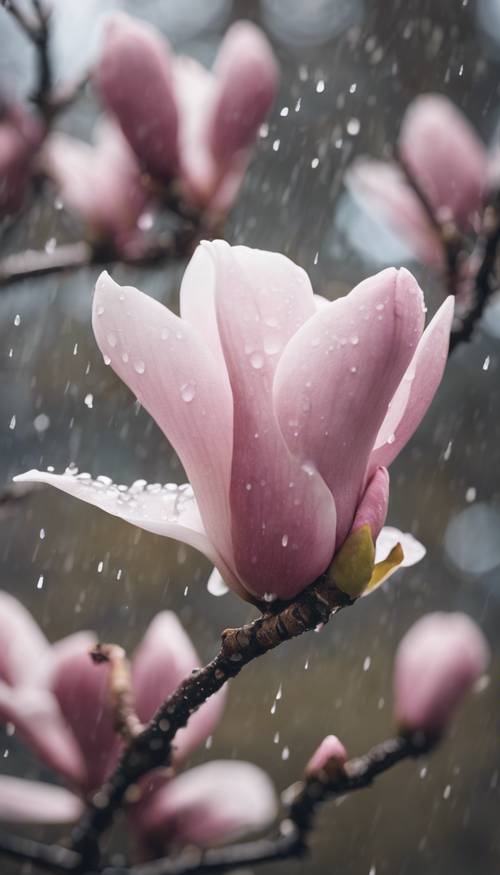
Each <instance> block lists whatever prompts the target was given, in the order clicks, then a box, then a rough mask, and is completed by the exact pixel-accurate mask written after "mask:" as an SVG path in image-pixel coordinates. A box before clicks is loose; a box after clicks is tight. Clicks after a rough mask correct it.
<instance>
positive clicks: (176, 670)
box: [0, 592, 276, 846]
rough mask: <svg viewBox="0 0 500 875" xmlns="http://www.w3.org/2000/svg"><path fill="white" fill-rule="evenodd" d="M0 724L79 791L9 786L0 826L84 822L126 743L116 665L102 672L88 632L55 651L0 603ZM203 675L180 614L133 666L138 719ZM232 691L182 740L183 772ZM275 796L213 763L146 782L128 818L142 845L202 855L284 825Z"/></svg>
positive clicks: (235, 765) (257, 773)
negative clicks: (87, 805)
mask: <svg viewBox="0 0 500 875" xmlns="http://www.w3.org/2000/svg"><path fill="white" fill-rule="evenodd" d="M0 633H1V634H0V637H1V640H2V648H1V650H0V720H2V721H8V722H10V723H13V724H14V725H15V726H16V728H17V729H18V731H19V732H20V734H21V735H22V736H24V738H25V739H26V740H27V741H28V742H29V744H30V745H31V746H32V747H33V748H34V749H35V751H36V752H37V753H38V755H39V756H40V757H41V758H42V759H43V760H44V762H45V763H46V764H47V765H49V766H50V767H51V768H52V769H54V770H55V771H56V772H57V773H58V775H59V776H61V777H62V778H64V779H65V781H66V782H67V783H68V784H69V785H70V787H71V788H72V792H71V791H70V790H69V789H65V788H62V787H57V786H53V785H50V784H43V783H40V782H37V781H24V780H20V779H17V778H11V777H7V776H0V819H3V820H7V821H12V820H19V821H31V822H45V823H49V822H56V823H59V822H63V821H72V820H75V819H76V818H77V817H78V816H79V815H80V814H81V811H82V808H83V803H82V799H83V798H84V797H85V796H87V795H88V794H89V793H91V792H92V791H94V790H95V789H96V788H98V787H99V786H100V785H101V784H102V782H103V781H104V779H105V778H106V777H107V775H109V774H110V772H111V770H112V769H113V767H114V766H115V764H116V761H117V757H118V755H119V753H120V748H121V742H120V740H119V739H118V737H117V736H116V734H115V732H114V730H113V719H112V714H111V711H110V705H109V702H108V698H109V697H108V672H109V667H108V665H95V664H94V663H93V662H92V660H91V659H90V655H89V651H90V649H91V648H92V647H93V646H94V645H95V643H96V639H95V636H94V635H93V634H91V633H89V632H77V633H75V634H74V635H70V636H68V637H67V638H65V639H63V640H62V641H59V642H57V643H56V644H53V645H50V644H49V643H48V641H47V640H46V638H45V636H44V635H43V633H42V632H41V630H40V629H39V628H38V626H37V625H36V623H35V622H34V620H33V619H32V617H31V615H30V614H29V613H28V612H27V611H26V610H25V609H24V608H23V606H22V605H21V604H20V603H19V602H18V601H17V600H16V599H15V598H13V597H12V596H10V595H8V594H7V593H4V592H0ZM198 665H199V659H198V656H197V653H196V651H195V650H194V648H193V645H192V643H191V641H190V639H189V638H188V636H187V635H186V632H185V631H184V629H183V628H182V626H181V624H180V623H179V621H178V619H177V617H176V616H175V614H173V613H171V612H169V611H164V612H162V613H160V614H157V616H156V617H155V618H154V620H153V621H152V623H151V625H150V626H149V628H148V630H147V631H146V634H145V636H144V638H143V640H142V642H141V643H140V644H139V647H138V648H137V650H136V653H135V655H134V657H133V661H132V685H133V693H134V699H135V706H136V710H137V714H138V716H139V718H140V720H141V721H143V722H146V721H148V720H149V719H150V718H151V717H152V716H153V714H154V712H155V711H156V709H157V708H158V706H159V705H160V704H161V702H163V701H164V700H165V699H166V698H167V697H168V695H169V694H170V693H171V692H173V690H174V689H175V688H176V687H177V686H178V684H179V683H180V682H181V681H182V680H183V679H184V678H185V677H186V676H188V675H189V674H190V673H191V672H192V670H193V669H194V668H195V667H196V666H198ZM224 699H225V692H224V690H221V691H220V692H219V693H217V694H216V695H215V696H212V697H211V698H210V699H208V701H207V702H206V703H205V704H204V705H202V707H201V708H200V709H199V710H198V711H197V712H196V713H195V714H194V715H193V716H192V717H191V718H190V721H189V723H188V725H187V726H186V727H185V728H184V729H181V730H180V731H179V732H178V733H177V735H176V737H175V748H174V757H173V767H174V770H175V771H177V769H179V767H180V766H181V765H182V762H183V761H184V760H185V758H186V757H187V756H188V755H189V753H191V751H192V750H193V749H194V748H195V747H197V746H198V745H200V744H201V743H202V742H203V741H204V740H205V739H206V738H207V736H209V735H210V734H211V733H212V732H213V730H214V728H215V726H216V724H217V722H218V721H219V719H220V716H221V713H222V709H223V706H224ZM275 809H276V801H275V795H274V790H273V788H272V786H271V783H270V781H269V779H268V778H267V776H266V775H265V774H264V772H262V771H261V770H260V769H258V768H257V767H256V766H253V765H251V764H250V763H244V762H237V761H228V762H225V761H214V762H212V763H210V764H209V765H205V766H199V767H197V768H194V769H191V770H190V771H188V772H185V773H183V774H181V775H179V776H176V777H172V774H171V773H167V772H166V771H165V770H156V771H154V772H152V773H151V774H150V775H147V776H146V777H145V778H143V780H142V783H141V787H140V794H139V799H138V800H137V801H135V802H134V804H133V805H132V804H131V805H129V807H128V809H127V811H128V814H129V817H130V819H131V823H132V824H133V826H134V828H135V830H136V833H137V836H138V839H139V840H140V842H142V843H144V842H145V840H146V839H150V838H152V837H153V836H154V837H155V840H156V841H157V842H163V843H164V844H165V845H166V844H167V843H168V844H171V843H173V842H175V843H178V844H185V843H188V842H189V843H193V844H198V845H200V846H204V845H210V844H214V843H217V842H220V841H225V840H227V839H229V838H233V837H234V836H235V835H238V834H240V833H241V832H246V831H248V830H250V829H254V828H256V829H259V828H261V827H262V826H264V825H265V824H267V823H268V822H269V821H270V820H272V819H273V817H274V814H275Z"/></svg>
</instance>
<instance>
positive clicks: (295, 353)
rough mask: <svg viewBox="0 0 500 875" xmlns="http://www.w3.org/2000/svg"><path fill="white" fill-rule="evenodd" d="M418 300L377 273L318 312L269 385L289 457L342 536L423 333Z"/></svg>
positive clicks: (390, 274)
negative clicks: (329, 509) (321, 490)
mask: <svg viewBox="0 0 500 875" xmlns="http://www.w3.org/2000/svg"><path fill="white" fill-rule="evenodd" d="M423 319H424V316H423V297H422V292H421V290H420V288H419V286H418V285H417V283H416V281H415V279H414V278H413V277H412V275H411V274H410V273H408V271H406V270H404V269H403V270H400V271H396V270H394V268H392V269H388V270H384V271H382V272H381V273H379V274H377V275H376V276H374V277H370V278H369V279H367V280H365V281H364V282H362V283H360V284H359V285H358V286H356V288H355V289H354V290H353V291H352V292H351V293H350V294H349V295H347V296H346V297H345V298H341V299H339V300H337V301H334V302H333V303H331V304H329V305H328V306H327V307H326V306H325V307H323V308H321V309H320V310H319V311H317V312H316V314H315V315H314V316H313V318H312V319H310V320H309V321H308V322H307V323H306V324H305V325H304V326H303V327H302V328H301V329H300V331H298V332H297V334H296V335H295V337H294V338H293V339H292V340H291V341H290V343H289V344H288V346H287V348H286V349H285V352H284V354H283V356H282V358H281V360H280V362H279V366H278V370H277V372H276V378H275V381H274V398H275V406H276V413H277V416H278V420H279V423H280V425H281V429H282V432H283V436H284V438H285V440H286V442H287V445H288V447H289V448H290V450H291V452H293V453H294V455H296V456H297V457H298V458H299V459H302V460H303V462H305V463H310V464H313V465H314V466H315V467H316V468H317V470H318V471H319V473H320V475H321V476H322V477H323V478H324V480H325V481H326V483H327V485H328V486H329V488H330V489H331V491H332V493H333V496H334V499H335V505H336V508H337V546H340V544H341V543H342V542H343V540H344V538H345V536H346V534H347V532H348V531H349V529H350V527H351V525H352V521H353V519H354V513H355V510H356V506H357V504H358V501H359V497H360V492H361V489H362V486H363V481H364V474H365V470H366V465H367V462H368V457H369V453H370V451H371V448H372V446H373V442H374V440H375V437H376V435H377V432H378V430H379V428H380V425H381V423H382V420H383V418H384V415H385V413H386V411H387V406H388V403H389V401H390V399H391V398H392V396H393V394H394V392H395V390H396V388H397V386H398V384H399V382H400V381H401V378H402V376H403V374H404V372H405V370H406V368H407V366H408V364H409V362H410V360H411V357H412V355H413V352H414V351H415V347H416V345H417V343H418V341H419V338H420V334H421V331H422V327H423Z"/></svg>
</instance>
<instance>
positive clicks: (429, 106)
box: [399, 94, 488, 227]
mask: <svg viewBox="0 0 500 875" xmlns="http://www.w3.org/2000/svg"><path fill="white" fill-rule="evenodd" d="M399 152H400V155H401V157H402V159H403V161H404V162H405V164H406V165H407V167H408V168H409V170H410V172H411V173H412V175H413V176H414V177H415V179H416V181H417V183H418V185H419V186H420V187H421V188H422V190H423V192H424V193H425V195H426V196H427V198H428V199H429V201H430V202H431V204H432V205H433V207H434V209H435V210H436V212H437V213H439V212H441V214H442V215H443V216H444V217H445V218H446V216H450V215H451V217H452V218H453V219H454V220H455V221H456V222H457V223H458V224H459V225H461V226H464V227H465V226H467V225H468V224H469V223H470V221H471V220H472V219H473V218H474V214H475V213H477V211H478V210H479V209H480V207H481V202H482V197H483V194H484V190H485V187H486V181H487V172H488V166H487V155H486V150H485V148H484V146H483V144H482V143H481V141H480V140H479V138H478V137H477V136H476V133H475V131H474V129H473V128H472V126H471V125H470V123H469V122H468V121H467V119H466V118H465V116H464V115H463V114H462V113H461V112H460V110H459V109H457V107H455V106H454V104H453V103H452V102H451V101H450V100H448V98H447V97H444V96H443V95H441V94H425V95H421V96H420V97H418V98H417V99H416V100H414V101H413V102H412V103H411V104H410V107H409V108H408V110H407V112H406V114H405V116H404V119H403V123H402V125H401V132H400V135H399Z"/></svg>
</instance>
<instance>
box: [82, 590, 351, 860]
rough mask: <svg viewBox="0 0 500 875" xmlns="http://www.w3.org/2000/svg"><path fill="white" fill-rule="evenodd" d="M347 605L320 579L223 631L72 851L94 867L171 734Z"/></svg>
mask: <svg viewBox="0 0 500 875" xmlns="http://www.w3.org/2000/svg"><path fill="white" fill-rule="evenodd" d="M349 604H352V601H351V599H350V598H349V597H348V596H347V595H346V594H345V593H343V592H342V591H341V590H339V589H337V588H336V587H335V585H334V584H333V583H332V582H331V581H329V580H328V579H327V578H326V577H321V578H319V580H318V581H317V582H316V583H315V584H313V585H312V586H311V587H309V588H308V589H307V590H305V591H304V592H303V593H301V595H299V596H298V597H297V599H296V600H295V601H294V602H293V603H291V604H289V605H286V606H283V607H280V609H277V610H276V612H274V613H268V614H264V615H262V616H261V617H259V618H258V619H257V620H254V621H253V622H252V623H248V624H246V625H245V626H242V627H241V628H239V629H226V631H225V632H223V634H222V644H221V648H220V650H219V652H218V654H217V656H216V657H215V658H214V659H213V660H212V661H211V662H210V663H208V665H206V666H205V667H204V668H201V669H199V670H197V671H194V672H193V673H192V675H191V676H190V677H189V678H187V679H186V680H185V681H183V683H182V684H181V685H180V686H179V687H178V688H177V690H176V691H175V692H174V693H173V694H172V695H171V696H170V697H169V698H168V699H167V700H166V702H164V703H163V705H161V707H160V708H159V709H158V711H157V713H156V714H155V716H154V717H153V719H152V720H151V722H150V723H149V724H148V725H147V726H146V728H145V729H144V731H143V732H141V733H140V735H138V736H137V737H136V738H135V739H134V740H133V742H132V743H131V744H130V746H129V747H128V748H127V749H126V750H125V752H124V753H123V755H122V758H121V760H120V762H119V764H118V767H117V768H116V770H115V772H114V774H113V775H112V776H111V777H110V778H109V779H108V781H107V782H106V783H105V784H104V785H103V787H102V788H101V789H100V790H99V791H98V792H97V794H96V795H95V796H94V797H93V799H92V801H91V803H90V805H89V808H88V810H87V812H86V813H85V814H84V816H83V818H82V821H81V822H80V824H79V825H78V826H77V827H76V829H75V830H74V831H73V848H74V850H76V851H78V852H80V853H81V854H82V856H83V858H84V860H85V861H86V862H87V863H89V864H92V865H96V864H97V863H98V859H99V838H100V836H101V835H102V833H103V832H105V830H107V829H108V828H109V826H110V825H111V824H112V822H113V819H114V816H115V814H116V811H117V810H118V808H119V807H120V806H121V804H122V802H123V799H124V797H125V794H126V792H127V790H128V788H129V787H130V786H131V785H132V784H134V783H136V782H137V781H138V779H139V778H140V777H141V776H142V775H144V774H146V773H147V772H149V771H151V769H154V768H156V767H158V766H161V765H166V764H167V763H168V762H169V758H170V753H171V745H172V742H173V740H174V738H175V735H176V733H177V732H178V730H179V729H182V728H183V727H184V726H185V725H186V724H187V722H188V720H189V717H190V716H191V714H193V713H194V712H195V711H196V710H197V709H198V708H199V707H200V705H202V704H203V703H204V702H206V700H207V699H208V698H209V697H210V696H212V695H213V694H214V693H216V692H217V691H218V690H219V689H220V688H221V687H222V686H223V685H224V684H225V683H226V681H228V680H229V679H230V678H233V677H235V676H236V675H237V674H239V672H240V671H241V669H242V668H243V667H244V666H245V665H247V664H248V663H249V662H251V661H252V660H253V659H256V658H257V657H258V656H262V655H263V654H264V653H267V652H268V651H269V650H272V649H274V648H275V647H278V645H280V644H282V643H283V642H284V641H288V640H290V639H292V638H295V637H297V636H298V635H302V634H303V633H304V632H307V631H309V630H311V629H314V628H316V627H317V626H318V625H319V624H322V623H327V622H328V620H329V619H330V616H331V615H332V614H333V613H336V612H337V611H339V610H340V609H341V608H343V607H346V606H347V605H349Z"/></svg>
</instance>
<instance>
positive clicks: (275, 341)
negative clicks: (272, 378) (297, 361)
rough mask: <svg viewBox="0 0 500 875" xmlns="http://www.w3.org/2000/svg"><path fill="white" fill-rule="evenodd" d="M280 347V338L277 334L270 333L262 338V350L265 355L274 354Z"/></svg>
mask: <svg viewBox="0 0 500 875" xmlns="http://www.w3.org/2000/svg"><path fill="white" fill-rule="evenodd" d="M280 349H281V338H280V337H279V335H272V334H271V335H270V336H269V337H265V338H264V352H265V353H267V355H276V353H278V352H279V351H280Z"/></svg>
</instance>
